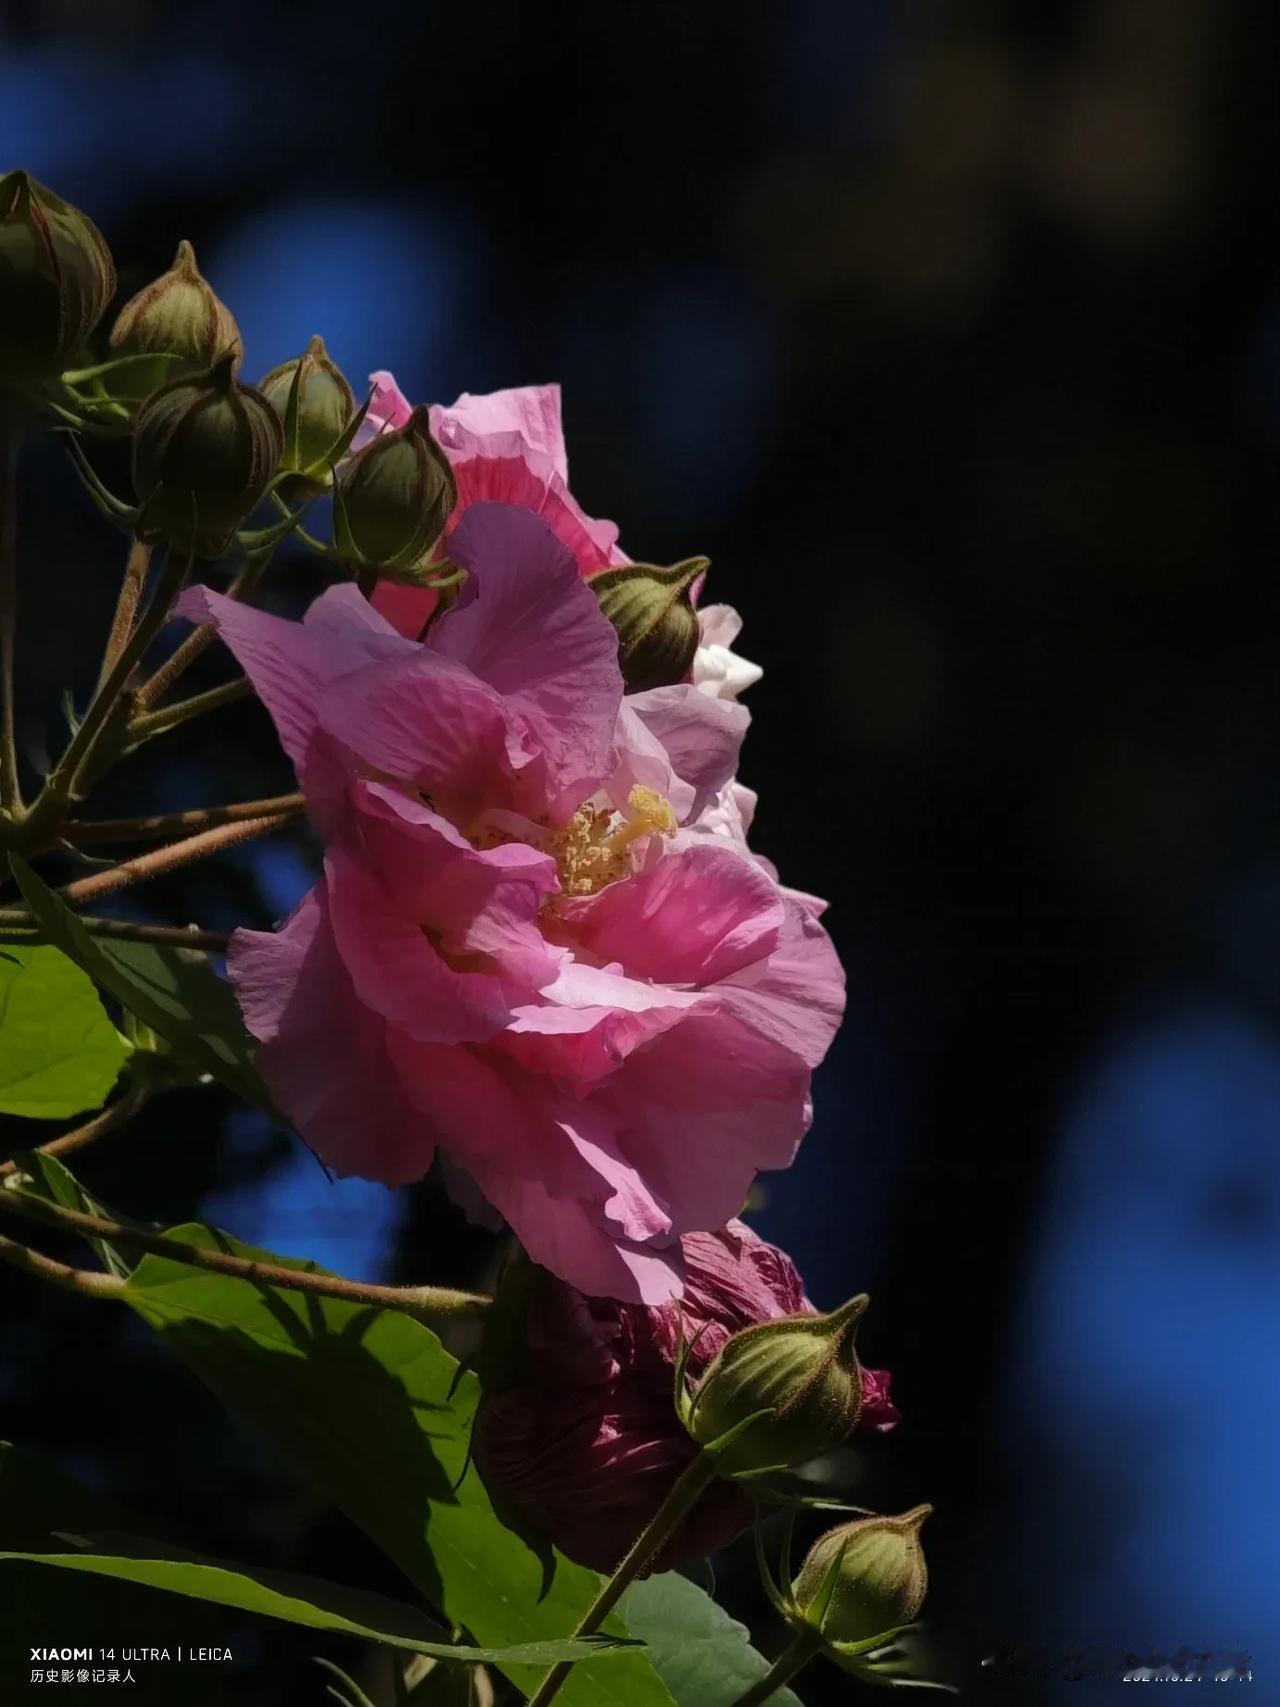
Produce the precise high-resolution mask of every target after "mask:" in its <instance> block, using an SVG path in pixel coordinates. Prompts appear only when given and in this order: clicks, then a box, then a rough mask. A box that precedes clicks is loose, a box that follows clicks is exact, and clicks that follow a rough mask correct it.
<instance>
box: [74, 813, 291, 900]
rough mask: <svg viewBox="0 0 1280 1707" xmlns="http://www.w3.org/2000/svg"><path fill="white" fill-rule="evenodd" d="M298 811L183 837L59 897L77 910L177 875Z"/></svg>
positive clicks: (279, 826)
mask: <svg viewBox="0 0 1280 1707" xmlns="http://www.w3.org/2000/svg"><path fill="white" fill-rule="evenodd" d="M301 810H302V808H301V806H296V807H292V808H290V809H289V810H288V811H282V812H273V813H270V814H268V815H266V816H264V817H261V818H243V819H241V820H240V821H239V822H237V823H230V824H218V825H216V826H215V827H214V828H213V829H211V830H204V831H202V832H201V834H200V835H198V836H186V837H184V839H183V840H182V841H180V842H171V843H170V844H169V846H168V847H167V848H156V849H155V851H154V852H153V853H147V854H139V855H138V856H137V858H136V859H126V860H123V861H122V862H121V863H120V864H119V865H113V866H112V867H111V869H110V871H95V872H94V874H93V876H92V877H78V878H77V879H76V881H75V882H74V883H68V884H65V885H64V886H63V888H61V889H60V890H59V891H58V894H59V895H61V897H62V899H63V900H64V901H66V902H68V903H69V904H70V905H72V906H78V905H79V904H80V903H81V902H82V901H96V900H97V899H98V898H99V897H100V896H103V895H114V894H115V892H116V890H117V889H127V888H128V887H129V886H130V884H133V883H146V882H147V881H148V880H149V879H150V878H153V877H163V876H164V874H165V873H166V872H169V871H176V870H177V869H178V868H179V867H180V866H184V865H190V864H192V862H193V861H195V860H198V859H207V858H208V857H209V855H210V854H215V853H221V852H222V851H223V849H224V848H230V847H234V846H235V845H236V843H237V842H250V841H252V840H253V839H254V837H255V836H265V835H269V834H270V832H271V831H272V830H280V829H283V827H284V826H285V825H286V824H287V823H289V821H290V820H291V819H293V818H296V817H297V816H298V813H299V812H300V811H301Z"/></svg>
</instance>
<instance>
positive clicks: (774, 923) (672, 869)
mask: <svg viewBox="0 0 1280 1707" xmlns="http://www.w3.org/2000/svg"><path fill="white" fill-rule="evenodd" d="M557 918H558V922H559V925H560V926H561V928H563V929H564V930H565V931H566V933H571V935H572V939H573V941H574V942H575V944H578V945H580V946H581V948H582V950H583V951H584V952H585V953H587V954H590V955H592V956H594V957H595V958H597V959H598V960H601V961H604V962H610V961H617V962H618V963H619V964H620V965H621V966H623V967H625V968H626V970H627V972H629V973H630V974H632V975H633V976H634V977H638V978H652V979H659V980H661V982H662V983H664V984H688V985H694V986H696V987H698V988H700V989H701V988H706V987H707V986H708V985H711V984H718V983H719V982H720V981H721V980H722V979H725V978H728V977H729V976H730V975H731V974H733V973H735V972H739V971H741V970H742V969H743V968H744V967H748V966H753V965H755V964H756V963H757V962H758V961H762V960H764V959H766V957H767V956H769V955H770V954H772V952H773V950H774V949H775V948H776V947H777V946H778V944H779V942H780V941H781V939H782V931H783V927H784V925H785V923H786V908H785V905H784V903H783V900H782V897H781V895H780V894H779V892H778V889H777V886H776V885H775V884H774V883H772V882H770V880H769V878H768V877H767V876H766V875H765V873H764V872H763V871H761V870H760V869H759V867H758V866H756V865H754V864H753V863H752V862H751V861H750V860H746V859H743V858H742V857H741V855H740V854H738V853H737V852H735V851H733V850H731V849H728V848H725V849H721V848H718V847H715V846H713V845H712V844H711V842H710V841H705V842H700V843H697V844H695V845H694V846H692V847H688V848H684V849H682V850H680V851H679V852H675V853H669V854H667V855H666V857H665V858H664V859H661V860H659V861H658V862H657V864H656V865H654V866H653V867H652V868H651V869H650V870H648V871H641V872H637V873H636V874H635V875H634V876H633V877H630V878H628V879H627V880H626V881H625V882H623V883H611V884H609V885H607V886H606V887H605V888H604V889H601V890H600V891H599V892H598V893H597V894H595V895H591V896H587V897H584V898H582V899H574V900H566V901H562V902H560V903H559V905H558V908H557Z"/></svg>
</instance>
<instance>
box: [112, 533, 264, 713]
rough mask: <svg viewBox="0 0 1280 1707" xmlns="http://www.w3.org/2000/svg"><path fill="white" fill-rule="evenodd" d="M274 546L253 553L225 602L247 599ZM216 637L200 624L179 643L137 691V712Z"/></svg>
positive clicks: (166, 688)
mask: <svg viewBox="0 0 1280 1707" xmlns="http://www.w3.org/2000/svg"><path fill="white" fill-rule="evenodd" d="M275 550H276V548H275V546H274V545H270V546H268V547H267V548H266V549H265V550H264V551H255V552H254V554H253V555H252V556H251V557H250V558H249V559H248V561H247V562H246V563H245V566H244V568H243V569H241V571H240V573H239V574H238V575H237V576H236V578H235V580H234V581H232V583H231V585H230V586H229V587H228V588H227V597H228V598H229V599H240V600H243V599H247V598H248V597H249V594H250V593H251V592H252V591H253V589H254V588H255V587H256V586H257V584H258V582H259V581H260V580H261V579H262V577H263V575H264V574H265V573H266V571H267V568H268V566H269V565H270V563H271V559H272V558H273V557H274V556H275ZM217 637H218V631H217V629H216V628H215V627H214V626H213V624H212V623H211V622H203V623H201V624H200V626H199V628H196V629H193V630H192V632H191V633H190V634H188V636H187V637H186V639H185V640H184V641H183V642H182V644H181V646H179V647H178V648H177V649H176V651H175V652H174V653H173V655H172V657H170V658H167V659H166V660H165V662H164V663H163V664H161V666H160V668H159V669H158V670H157V671H156V672H155V674H154V675H153V676H151V677H149V678H148V680H147V681H145V682H144V683H143V684H142V686H141V688H139V690H138V710H139V711H140V712H146V711H148V710H150V708H151V707H152V706H153V705H154V704H155V703H156V701H157V700H159V699H163V698H164V696H165V694H167V693H168V692H169V689H170V688H171V687H172V686H173V684H174V683H175V682H176V681H177V680H178V678H179V676H181V675H183V674H185V672H186V671H187V670H188V669H190V667H191V665H192V664H194V663H195V661H196V659H197V658H198V657H199V656H200V655H201V653H202V652H205V651H207V650H208V648H209V647H210V646H212V644H213V642H214V641H215V640H216V639H217Z"/></svg>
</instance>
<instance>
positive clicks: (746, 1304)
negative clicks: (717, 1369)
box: [475, 1221, 898, 1571]
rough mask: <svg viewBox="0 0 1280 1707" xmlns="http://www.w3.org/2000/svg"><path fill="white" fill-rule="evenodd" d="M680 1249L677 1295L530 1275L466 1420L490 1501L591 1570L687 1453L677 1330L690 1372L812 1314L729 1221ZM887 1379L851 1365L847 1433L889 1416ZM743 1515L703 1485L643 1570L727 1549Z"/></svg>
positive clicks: (781, 1267)
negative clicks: (507, 1362) (852, 1422)
mask: <svg viewBox="0 0 1280 1707" xmlns="http://www.w3.org/2000/svg"><path fill="white" fill-rule="evenodd" d="M680 1244H681V1250H682V1253H683V1256H684V1262H685V1268H686V1275H685V1292H684V1298H683V1301H682V1304H663V1305H643V1304H627V1303H621V1302H619V1301H618V1300H616V1299H612V1298H589V1297H587V1296H585V1295H584V1294H583V1293H581V1292H578V1291H577V1290H576V1289H575V1288H574V1287H572V1286H568V1285H566V1284H565V1283H564V1282H563V1281H560V1280H557V1279H556V1278H555V1277H554V1276H553V1275H551V1274H549V1273H546V1272H543V1271H535V1273H534V1275H533V1276H532V1278H531V1280H530V1284H529V1288H528V1295H527V1305H526V1313H525V1318H524V1336H523V1368H522V1369H521V1372H520V1374H519V1377H518V1378H517V1380H516V1381H515V1383H514V1384H513V1385H510V1386H506V1387H502V1388H500V1389H497V1390H494V1389H492V1388H491V1390H490V1391H489V1392H488V1393H487V1395H486V1397H485V1400H484V1402H483V1404H482V1405H481V1408H480V1414H479V1416H478V1418H477V1420H476V1431H475V1455H476V1462H477V1464H478V1465H479V1468H480V1471H481V1474H482V1475H483V1476H484V1479H485V1482H486V1484H487V1486H488V1487H489V1489H490V1492H491V1493H492V1494H493V1496H494V1498H495V1500H497V1501H498V1502H499V1503H500V1504H501V1505H503V1506H504V1507H506V1508H507V1509H508V1510H509V1511H511V1512H512V1513H513V1514H514V1515H516V1516H517V1517H518V1518H519V1519H520V1520H521V1521H522V1522H523V1523H524V1524H525V1525H526V1526H527V1527H528V1528H529V1529H530V1530H532V1531H534V1532H535V1533H537V1534H539V1535H542V1536H545V1537H547V1538H548V1539H550V1540H551V1541H553V1542H554V1543H555V1545H556V1546H557V1547H559V1549H560V1550H561V1552H563V1553H566V1554H567V1555H568V1556H569V1558H571V1559H575V1560H577V1561H578V1563H579V1564H583V1565H588V1566H590V1567H591V1568H592V1569H593V1570H598V1571H611V1570H612V1569H613V1568H614V1566H615V1565H616V1564H617V1563H618V1560H619V1559H620V1558H621V1557H622V1555H623V1553H625V1552H626V1550H627V1548H628V1547H629V1546H630V1545H631V1543H632V1542H633V1541H634V1540H635V1538H636V1536H637V1535H638V1534H639V1533H640V1531H641V1530H642V1529H643V1528H644V1525H645V1524H646V1523H647V1522H648V1520H649V1518H650V1517H651V1516H652V1515H653V1513H654V1512H655V1511H656V1510H657V1509H658V1506H659V1505H660V1504H661V1503H662V1501H663V1499H664V1498H665V1497H666V1495H667V1494H668V1493H669V1491H670V1489H671V1485H672V1483H673V1482H674V1481H675V1479H676V1477H677V1476H678V1475H679V1474H680V1471H681V1470H682V1469H683V1468H684V1466H685V1465H686V1464H687V1463H688V1462H689V1460H690V1459H691V1458H692V1456H693V1454H694V1452H695V1451H696V1448H695V1446H694V1444H693V1442H692V1441H691V1440H690V1439H689V1436H688V1435H687V1434H686V1433H685V1430H684V1427H683V1425H682V1424H681V1422H680V1420H679V1418H678V1417H677V1416H676V1412H675V1406H674V1403H673V1377H674V1369H675V1359H676V1354H677V1350H678V1346H679V1341H680V1333H681V1327H682V1325H683V1331H684V1335H685V1339H686V1341H687V1342H689V1344H690V1346H691V1350H690V1353H689V1362H688V1369H689V1373H690V1375H691V1376H693V1377H694V1378H696V1377H697V1376H698V1375H700V1374H701V1372H702V1370H703V1369H705V1368H706V1366H707V1364H708V1363H710V1361H711V1359H712V1358H713V1357H714V1356H715V1354H716V1353H717V1352H718V1351H719V1350H720V1348H721V1346H723V1345H724V1343H725V1341H726V1340H727V1339H728V1338H729V1336H730V1334H733V1333H736V1332H737V1330H738V1329H739V1328H744V1327H747V1326H749V1325H750V1324H751V1323H753V1322H763V1321H772V1320H775V1319H776V1318H778V1317H780V1316H794V1315H800V1314H804V1313H807V1312H809V1311H811V1310H812V1309H813V1306H812V1304H810V1302H809V1300H808V1299H807V1298H806V1297H805V1294H804V1285H803V1282H802V1281H801V1279H800V1276H799V1274H798V1273H797V1272H796V1268H795V1264H794V1263H793V1262H792V1261H791V1259H790V1257H788V1256H787V1255H786V1254H785V1253H784V1252H783V1251H780V1250H778V1248H777V1247H776V1246H774V1245H770V1244H767V1243H766V1242H765V1241H764V1240H763V1239H761V1238H759V1237H758V1236H757V1234H755V1233H753V1232H752V1231H751V1229H750V1228H749V1227H747V1226H745V1225H744V1224H743V1223H742V1222H741V1221H731V1222H729V1224H728V1226H726V1227H724V1228H722V1229H721V1230H720V1231H719V1232H715V1233H689V1234H686V1235H685V1237H684V1238H683V1239H682V1240H681V1241H680ZM889 1382H890V1377H889V1375H888V1373H887V1372H886V1371H884V1370H876V1369H865V1370H864V1371H863V1409H862V1415H861V1418H860V1420H859V1423H858V1427H859V1429H860V1430H862V1429H871V1430H874V1431H875V1432H877V1433H884V1432H886V1431H887V1430H888V1429H891V1428H892V1427H893V1426H894V1424H895V1423H896V1422H897V1420H898V1412H897V1410H896V1409H895V1408H894V1406H893V1404H892V1403H891V1401H890V1399H889ZM752 1510H753V1507H752V1503H751V1500H750V1499H749V1498H748V1497H747V1495H746V1494H745V1493H743V1492H742V1491H741V1489H740V1488H738V1487H736V1486H734V1485H733V1484H732V1483H730V1482H727V1481H725V1482H715V1483H713V1484H712V1486H711V1488H710V1489H709V1490H708V1492H707V1493H706V1494H704V1495H703V1497H702V1499H701V1500H700V1501H699V1503H698V1505H697V1506H696V1507H695V1508H694V1510H693V1511H692V1512H691V1513H690V1515H689V1516H688V1517H687V1518H686V1519H685V1521H684V1522H683V1523H682V1524H681V1526H680V1528H679V1529H677V1530H676V1532H675V1534H674V1535H673V1536H672V1538H671V1540H670V1541H669V1542H668V1543H667V1545H666V1547H665V1548H664V1549H663V1551H662V1552H661V1553H660V1554H659V1555H658V1557H657V1559H656V1560H655V1561H654V1566H653V1568H654V1569H655V1570H671V1569H673V1568H674V1567H676V1566H679V1565H681V1564H684V1563H687V1562H688V1561H689V1560H690V1559H697V1558H701V1557H702V1556H703V1555H704V1554H706V1553H711V1552H714V1551H715V1549H716V1548H718V1547H724V1546H727V1544H728V1543H729V1542H730V1541H732V1540H733V1538H734V1537H735V1536H736V1535H738V1534H739V1533H740V1532H741V1531H742V1530H743V1529H745V1528H746V1527H747V1526H748V1524H749V1523H750V1522H751V1517H752Z"/></svg>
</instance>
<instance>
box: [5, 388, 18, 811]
mask: <svg viewBox="0 0 1280 1707" xmlns="http://www.w3.org/2000/svg"><path fill="white" fill-rule="evenodd" d="M17 632H18V422H17V412H16V409H15V408H14V406H13V404H11V403H10V402H8V401H7V400H6V399H5V398H4V397H0V810H3V811H5V812H7V813H9V814H11V816H13V817H14V818H20V817H21V816H22V787H21V784H20V783H19V780H18V741H17V731H16V727H15V723H14V705H13V651H14V642H15V640H16V638H17Z"/></svg>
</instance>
